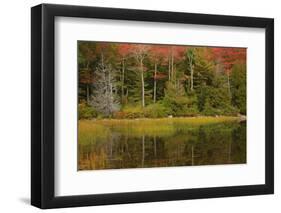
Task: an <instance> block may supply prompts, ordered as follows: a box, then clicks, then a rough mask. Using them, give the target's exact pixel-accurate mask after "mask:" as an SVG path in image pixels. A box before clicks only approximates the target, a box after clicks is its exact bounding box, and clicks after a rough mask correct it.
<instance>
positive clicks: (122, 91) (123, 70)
mask: <svg viewBox="0 0 281 213" xmlns="http://www.w3.org/2000/svg"><path fill="white" fill-rule="evenodd" d="M124 79H125V59H124V58H123V59H122V77H121V81H122V85H121V100H122V102H123V99H124Z"/></svg>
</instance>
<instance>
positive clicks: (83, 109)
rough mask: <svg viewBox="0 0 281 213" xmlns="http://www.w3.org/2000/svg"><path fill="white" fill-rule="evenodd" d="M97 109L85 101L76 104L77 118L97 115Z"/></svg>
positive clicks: (89, 117) (88, 117)
mask: <svg viewBox="0 0 281 213" xmlns="http://www.w3.org/2000/svg"><path fill="white" fill-rule="evenodd" d="M97 115H98V114H97V111H96V110H95V109H94V108H93V107H91V106H89V105H87V104H86V103H80V104H79V106H78V117H79V119H91V118H95V117H97Z"/></svg>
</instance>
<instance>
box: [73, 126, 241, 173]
mask: <svg viewBox="0 0 281 213" xmlns="http://www.w3.org/2000/svg"><path fill="white" fill-rule="evenodd" d="M169 125H170V126H169ZM169 125H167V126H168V127H169V128H162V126H159V129H158V127H157V125H156V126H154V127H153V128H154V129H153V130H152V131H147V129H146V130H145V128H144V129H143V128H138V126H137V125H136V126H135V128H134V125H131V126H130V128H129V127H128V125H127V124H124V125H104V126H103V128H105V130H102V131H103V132H105V133H104V134H103V135H102V136H99V135H98V134H91V133H87V132H84V133H83V135H79V143H78V150H79V151H78V170H99V169H121V168H149V167H170V166H173V167H175V166H198V165H219V164H244V163H246V122H226V123H216V124H204V125H187V124H169ZM101 126H102V125H101ZM147 128H149V127H147ZM132 129H137V131H132ZM171 129H172V130H171ZM79 134H80V133H79ZM82 140H83V142H82Z"/></svg>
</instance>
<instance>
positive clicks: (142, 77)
mask: <svg viewBox="0 0 281 213" xmlns="http://www.w3.org/2000/svg"><path fill="white" fill-rule="evenodd" d="M140 66H141V67H140V68H141V96H142V97H141V98H142V107H145V100H144V76H143V75H144V73H143V59H141V61H140Z"/></svg>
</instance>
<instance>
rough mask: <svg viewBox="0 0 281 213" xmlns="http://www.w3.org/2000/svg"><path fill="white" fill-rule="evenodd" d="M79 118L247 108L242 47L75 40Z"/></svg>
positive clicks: (212, 113) (225, 111)
mask: <svg viewBox="0 0 281 213" xmlns="http://www.w3.org/2000/svg"><path fill="white" fill-rule="evenodd" d="M78 72H79V75H78V76H79V94H78V98H79V118H86V119H90V118H95V117H112V118H139V117H168V116H197V115H210V116H215V115H237V114H246V49H245V48H226V47H196V46H175V45H154V44H153V45H151V44H128V43H107V42H91V41H79V42H78Z"/></svg>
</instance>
